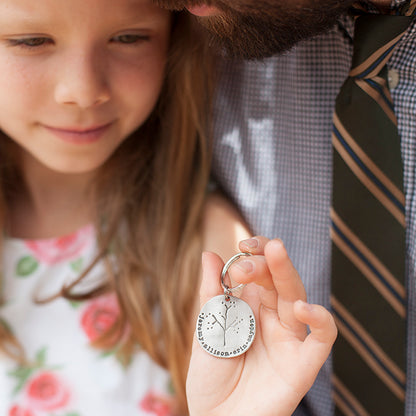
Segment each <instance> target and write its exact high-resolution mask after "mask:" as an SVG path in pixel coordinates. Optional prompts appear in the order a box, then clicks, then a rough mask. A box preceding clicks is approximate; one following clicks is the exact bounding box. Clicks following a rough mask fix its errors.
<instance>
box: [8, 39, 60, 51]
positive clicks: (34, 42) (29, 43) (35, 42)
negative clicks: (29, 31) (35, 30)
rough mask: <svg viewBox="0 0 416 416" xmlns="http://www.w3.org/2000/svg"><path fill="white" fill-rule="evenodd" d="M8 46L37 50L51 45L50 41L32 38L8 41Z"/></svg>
mask: <svg viewBox="0 0 416 416" xmlns="http://www.w3.org/2000/svg"><path fill="white" fill-rule="evenodd" d="M8 43H9V45H10V46H21V47H23V48H31V49H34V48H39V47H42V46H46V45H49V44H51V43H52V39H49V38H42V37H33V38H20V39H8Z"/></svg>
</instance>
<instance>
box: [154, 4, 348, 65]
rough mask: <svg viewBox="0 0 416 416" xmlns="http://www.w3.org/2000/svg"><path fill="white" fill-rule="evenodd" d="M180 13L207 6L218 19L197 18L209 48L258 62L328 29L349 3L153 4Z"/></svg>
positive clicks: (214, 17)
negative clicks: (194, 6)
mask: <svg viewBox="0 0 416 416" xmlns="http://www.w3.org/2000/svg"><path fill="white" fill-rule="evenodd" d="M155 2H156V3H157V4H159V5H160V6H162V7H168V8H173V9H182V8H184V7H189V6H191V5H200V4H205V3H207V4H209V5H212V6H215V7H217V8H218V9H219V10H221V12H222V13H221V15H217V16H209V17H200V18H198V19H199V21H200V22H201V24H202V25H203V26H204V27H205V28H206V29H207V32H208V36H209V39H210V42H211V44H213V45H214V46H216V47H218V48H219V49H221V50H222V51H224V52H225V54H226V55H227V56H230V57H238V58H245V59H261V58H266V57H269V56H272V55H274V54H277V53H281V52H284V51H287V50H289V49H290V48H292V47H293V46H294V45H295V44H296V43H297V42H299V41H301V40H303V39H307V38H310V37H313V36H316V35H318V34H320V33H323V32H325V31H327V30H328V29H330V28H331V27H332V26H333V25H334V24H335V22H336V21H337V18H338V17H339V16H340V15H341V14H343V13H344V12H346V11H347V10H348V8H349V7H350V6H351V4H353V2H354V1H353V0H344V1H342V0H292V1H289V0H211V1H206V2H205V1H203V0H202V1H201V0H189V1H186V0H155Z"/></svg>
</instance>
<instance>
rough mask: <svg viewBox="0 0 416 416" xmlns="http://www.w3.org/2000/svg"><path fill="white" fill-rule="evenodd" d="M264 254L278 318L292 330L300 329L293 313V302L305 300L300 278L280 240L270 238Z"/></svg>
mask: <svg viewBox="0 0 416 416" xmlns="http://www.w3.org/2000/svg"><path fill="white" fill-rule="evenodd" d="M264 255H265V257H266V261H267V264H268V266H269V269H270V272H271V275H272V279H273V283H274V286H275V288H276V291H277V293H278V302H277V311H278V314H279V317H280V320H281V322H282V324H284V325H286V326H287V327H290V328H291V329H293V330H297V329H300V328H301V327H303V325H302V324H301V323H300V322H299V320H298V319H297V318H296V317H295V315H294V312H293V304H294V302H296V301H297V300H299V299H300V300H303V301H306V291H305V288H304V286H303V283H302V280H301V278H300V276H299V274H298V272H297V270H296V269H295V267H294V266H293V263H292V261H291V260H290V258H289V255H288V253H287V251H286V248H285V246H284V245H283V242H282V241H281V240H278V239H276V240H270V241H269V242H268V243H267V244H266V246H265V248H264Z"/></svg>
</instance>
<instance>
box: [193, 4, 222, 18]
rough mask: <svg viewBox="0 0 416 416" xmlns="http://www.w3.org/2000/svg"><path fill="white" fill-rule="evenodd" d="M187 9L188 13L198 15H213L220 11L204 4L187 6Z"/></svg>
mask: <svg viewBox="0 0 416 416" xmlns="http://www.w3.org/2000/svg"><path fill="white" fill-rule="evenodd" d="M187 9H188V11H189V12H190V13H192V14H194V15H195V16H200V17H208V16H215V15H218V14H219V13H220V11H219V10H218V9H217V8H216V7H213V6H206V5H202V6H191V7H187Z"/></svg>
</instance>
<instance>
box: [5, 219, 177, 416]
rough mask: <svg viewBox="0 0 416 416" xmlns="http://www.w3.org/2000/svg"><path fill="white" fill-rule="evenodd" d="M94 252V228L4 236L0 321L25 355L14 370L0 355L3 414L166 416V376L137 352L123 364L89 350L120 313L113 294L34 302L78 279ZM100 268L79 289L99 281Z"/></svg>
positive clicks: (168, 409)
mask: <svg viewBox="0 0 416 416" xmlns="http://www.w3.org/2000/svg"><path fill="white" fill-rule="evenodd" d="M95 254H96V244H95V234H94V229H93V227H92V226H87V227H84V228H82V229H80V230H79V231H77V232H76V233H73V234H71V235H68V236H64V237H61V238H53V239H43V240H19V239H13V238H6V240H5V246H4V252H3V262H4V263H3V264H4V266H5V267H4V270H3V273H2V274H3V278H2V284H3V287H2V292H3V297H4V304H3V306H2V307H1V308H0V319H1V320H2V321H3V323H4V324H5V325H7V327H8V328H10V329H11V331H12V332H13V333H14V335H15V336H16V337H17V339H18V340H19V341H20V343H21V344H22V345H23V347H24V349H25V354H26V358H27V361H28V363H27V364H25V365H20V366H19V365H18V364H17V363H16V362H15V361H13V360H12V359H10V358H8V357H6V356H5V355H2V354H1V353H0V415H1V416H133V415H138V416H149V415H156V416H171V415H173V413H172V412H173V411H172V409H173V403H174V398H173V394H172V388H171V383H170V378H169V375H168V373H167V372H166V371H165V370H164V369H162V368H160V367H159V366H157V365H156V364H155V363H154V362H153V361H152V360H151V359H150V358H149V356H148V355H147V354H146V353H145V352H143V351H141V352H138V353H137V354H136V355H135V357H134V358H133V359H132V360H131V362H130V363H129V364H128V365H127V366H126V365H125V364H123V363H121V362H120V361H119V360H118V359H117V357H116V355H115V354H114V352H111V351H102V350H98V349H96V348H93V347H91V346H90V342H91V341H93V340H95V339H97V337H98V336H99V335H100V334H101V333H102V332H103V331H105V329H107V328H109V327H110V326H111V325H112V323H113V322H114V320H115V319H116V317H117V314H118V313H119V307H118V303H117V301H116V299H115V297H114V296H112V295H105V296H102V297H99V298H95V299H92V300H88V301H83V302H71V301H68V300H65V299H62V298H58V299H56V300H53V301H50V302H47V303H44V304H37V303H35V302H34V301H33V299H34V296H37V297H38V298H40V299H42V298H46V297H48V296H51V295H53V294H54V293H56V292H57V290H58V289H59V288H60V287H62V284H63V283H64V282H65V283H68V282H70V281H71V280H73V279H75V278H76V277H77V276H79V273H80V272H81V271H82V270H83V268H84V267H86V266H87V265H88V264H89V263H90V262H91V260H92V259H93V258H94V255H95ZM103 273H104V267H103V265H101V264H99V265H97V266H96V267H95V268H94V269H93V271H92V272H91V273H90V274H89V275H88V279H87V280H86V281H85V283H83V284H86V285H88V284H91V285H93V284H94V281H95V279H100V278H102V276H103Z"/></svg>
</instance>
